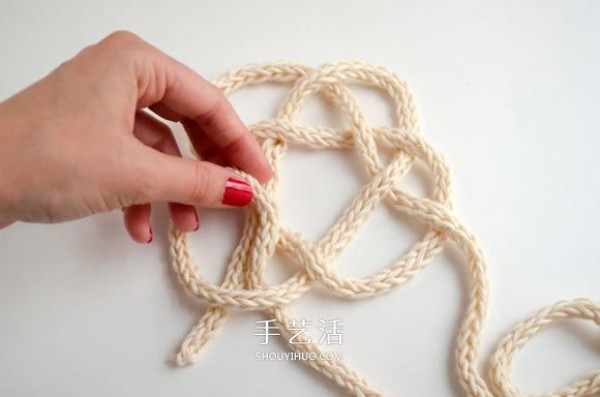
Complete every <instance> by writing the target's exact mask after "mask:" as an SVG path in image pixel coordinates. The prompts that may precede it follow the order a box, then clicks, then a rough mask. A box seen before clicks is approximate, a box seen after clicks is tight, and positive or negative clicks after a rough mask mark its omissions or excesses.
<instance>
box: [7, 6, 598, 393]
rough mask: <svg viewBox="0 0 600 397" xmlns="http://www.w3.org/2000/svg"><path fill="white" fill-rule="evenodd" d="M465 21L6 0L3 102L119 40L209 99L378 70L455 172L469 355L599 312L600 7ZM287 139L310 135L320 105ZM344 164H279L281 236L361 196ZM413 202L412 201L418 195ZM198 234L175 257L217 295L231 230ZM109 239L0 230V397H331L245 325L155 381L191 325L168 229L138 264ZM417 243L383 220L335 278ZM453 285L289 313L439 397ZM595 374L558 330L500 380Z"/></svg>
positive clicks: (332, 389)
mask: <svg viewBox="0 0 600 397" xmlns="http://www.w3.org/2000/svg"><path fill="white" fill-rule="evenodd" d="M457 4H460V6H458V5H457ZM482 4H483V2H476V1H463V2H444V1H427V2H411V1H385V2H384V1H372V2H368V3H362V2H351V1H338V2H327V1H314V2H313V1H308V0H307V1H293V2H290V1H252V2H241V1H240V2H233V1H228V2H226V1H219V2H208V1H189V2H174V1H135V2H125V1H114V0H106V1H97V2H83V1H71V2H68V1H52V2H45V1H37V2H31V1H29V2H28V1H7V0H3V1H2V4H1V7H0V8H1V11H0V35H1V37H2V39H1V40H0V57H1V59H2V62H0V97H1V98H5V97H7V96H8V95H10V94H12V93H14V92H16V91H17V90H19V89H21V88H23V87H25V86H26V85H28V84H29V83H31V82H32V81H33V80H35V79H37V78H39V77H41V76H43V75H44V74H46V73H47V72H48V71H50V70H51V69H52V68H53V67H55V66H56V65H57V64H58V63H60V62H61V61H63V60H64V59H66V58H68V57H70V56H72V55H73V54H75V53H76V52H77V51H78V50H79V49H81V48H82V47H83V46H85V45H87V44H89V43H91V42H94V41H96V40H98V39H100V38H101V37H103V36H104V35H106V34H108V33H109V32H111V31H113V30H115V29H121V28H124V29H129V30H131V31H134V32H136V33H138V34H139V35H141V36H142V37H144V38H145V39H147V40H148V41H150V42H152V43H154V44H155V45H156V46H158V47H160V48H162V49H163V50H165V51H166V52H168V53H170V54H171V55H173V56H174V57H176V58H178V59H179V60H181V61H183V62H185V63H187V64H188V65H190V66H191V67H192V68H194V69H195V70H197V71H198V72H200V73H202V74H203V75H205V76H206V77H208V78H214V77H216V76H217V75H219V74H220V73H223V72H225V71H227V70H229V69H230V68H232V67H235V66H239V65H242V64H245V63H249V62H261V61H268V60H277V59H286V60H292V61H299V62H304V63H307V64H311V65H316V64H319V63H321V62H324V61H333V60H349V59H360V60H363V61H366V62H371V63H376V64H381V65H384V66H386V67H388V68H390V69H393V70H394V71H396V72H397V73H399V74H400V75H401V77H402V78H404V79H406V80H407V81H408V82H409V83H410V85H411V87H412V88H413V90H414V91H415V94H416V97H417V101H418V103H419V106H420V110H421V113H422V115H423V120H424V127H425V128H424V129H425V131H424V133H425V135H426V137H427V138H428V139H429V140H430V141H431V142H433V144H434V146H435V147H437V148H438V149H439V150H440V151H441V152H442V153H443V154H444V155H445V157H446V159H447V161H448V162H449V164H450V166H451V168H452V170H453V176H454V183H455V185H454V190H455V192H456V193H457V194H456V202H457V212H458V213H459V214H460V215H461V216H462V217H463V219H465V221H466V224H467V225H468V226H469V227H470V228H471V230H472V231H473V232H474V233H475V234H476V235H477V236H478V238H479V240H480V242H481V244H482V246H483V247H484V250H485V252H486V254H487V258H488V261H489V265H490V268H491V274H490V277H491V298H492V301H491V308H490V316H489V322H488V324H487V327H486V329H485V331H484V335H483V338H484V352H485V353H486V354H487V353H489V350H490V348H491V346H492V345H495V344H496V343H497V342H498V340H499V338H500V337H501V336H503V335H504V333H505V332H506V331H507V330H508V329H509V328H510V327H512V325H514V324H515V323H516V322H517V321H520V320H522V319H523V318H524V316H526V315H529V314H531V313H532V312H534V311H536V310H538V309H539V308H541V307H542V306H543V305H546V304H549V303H553V302H554V301H556V300H559V299H567V298H574V297H579V296H588V297H590V298H593V299H599V298H600V296H599V294H598V280H599V279H600V263H599V262H600V261H599V260H598V257H599V256H600V244H598V227H597V225H598V224H600V209H599V208H598V202H600V176H599V174H598V169H599V166H600V157H599V156H598V154H597V152H598V148H599V147H600V138H599V136H600V135H599V134H598V110H597V109H598V105H599V104H600V79H598V70H600V48H599V46H600V45H599V44H598V37H600V25H599V24H598V20H599V19H598V18H599V17H600V3H598V2H595V1H568V2H567V1H562V0H561V1H529V2H523V1H512V2H496V3H495V5H491V4H490V2H488V5H486V6H484V5H482ZM284 92H285V91H284V90H273V91H271V90H268V89H263V90H253V91H246V92H244V93H243V94H240V95H236V96H235V97H234V102H235V103H236V105H237V106H238V109H239V111H240V113H241V114H242V116H243V117H244V119H245V120H246V121H249V122H250V121H255V120H259V119H262V118H268V117H271V115H272V112H273V111H274V109H275V108H276V106H277V104H278V102H277V101H278V100H279V99H280V98H281V97H282V95H283V93H284ZM362 97H363V98H364V99H367V103H366V104H365V108H366V109H367V113H368V114H369V115H370V116H371V119H372V120H373V121H374V122H384V121H385V117H384V116H385V115H386V112H387V109H386V108H385V106H382V102H381V101H378V100H374V99H373V98H372V96H369V95H367V94H365V95H363V96H362ZM303 118H304V120H305V121H306V122H313V123H319V122H323V121H324V120H325V121H327V120H328V118H327V117H324V116H323V115H322V114H321V113H320V112H319V111H318V103H313V104H312V105H311V109H309V110H308V111H306V112H305V113H304V115H303ZM356 164H357V162H355V161H354V160H353V157H352V156H351V155H348V156H344V155H341V154H339V153H338V154H332V153H325V152H323V153H312V152H300V151H294V152H293V153H291V154H290V155H289V156H288V157H287V158H286V159H285V161H284V174H283V181H284V183H283V186H282V192H281V199H282V207H283V211H284V219H285V221H286V222H287V223H288V224H289V225H291V226H292V227H294V228H296V229H298V230H302V231H304V232H306V233H307V235H308V236H309V237H310V238H312V239H313V240H314V239H316V238H318V237H319V235H321V234H322V233H323V232H324V230H326V227H327V226H328V225H329V224H330V223H331V222H332V220H333V219H334V218H335V217H336V216H338V215H339V214H340V212H341V209H342V208H343V206H344V205H346V204H347V203H349V201H350V199H351V198H352V197H353V195H354V193H355V192H356V191H357V189H358V188H359V186H360V185H361V183H364V174H363V173H362V171H361V170H360V169H359V167H358V166H357V165H356ZM412 185H413V186H414V187H415V189H419V187H420V186H421V187H422V186H425V187H426V186H427V185H426V183H423V182H419V180H418V178H412ZM332 188H334V189H335V191H334V192H332V191H330V190H328V189H332ZM422 190H425V191H427V189H426V188H425V189H422ZM201 216H202V221H203V228H202V230H201V231H200V232H198V233H197V234H194V235H192V236H191V241H192V245H193V247H194V252H195V255H196V258H197V260H198V263H201V266H202V272H203V273H205V274H208V277H209V279H210V280H211V281H213V282H216V281H218V280H219V275H220V273H221V271H222V269H223V268H224V264H225V261H226V259H227V257H228V255H229V253H230V251H231V249H232V248H233V247H234V245H235V243H236V241H237V239H238V238H239V233H240V225H241V215H240V213H235V212H228V213H226V212H224V211H213V212H209V211H203V212H202V213H201ZM120 218H121V214H120V213H111V214H105V215H101V216H96V217H93V218H90V219H85V220H81V221H78V222H72V223H68V224H61V225H54V226H41V225H26V224H18V225H15V226H13V227H10V228H8V229H6V230H2V231H0V252H1V259H0V262H1V265H0V395H2V396H38V395H56V396H59V395H60V396H75V395H82V394H83V395H86V396H107V395H125V394H127V395H130V396H147V395H167V393H168V394H169V395H204V396H230V395H241V394H244V395H250V396H264V395H277V394H278V392H279V391H284V392H285V394H286V395H290V396H304V395H342V394H341V393H340V392H339V389H338V388H337V387H336V386H335V385H333V384H332V383H331V382H329V381H327V380H324V378H322V377H321V376H320V375H317V374H315V373H314V372H313V371H312V370H311V369H309V368H308V367H305V366H303V365H301V364H299V363H295V362H287V363H286V362H257V361H255V357H254V354H255V352H257V351H259V350H260V347H259V344H258V339H257V338H256V337H255V336H253V335H252V334H253V333H254V332H256V331H255V330H254V326H255V323H254V321H255V320H259V319H261V318H262V317H261V315H260V314H258V313H243V314H236V315H234V316H233V317H232V318H231V319H230V320H229V321H228V322H227V324H226V326H225V327H224V329H223V332H221V333H220V334H219V335H218V336H217V337H216V338H215V339H214V340H213V341H212V342H211V343H210V344H209V346H208V347H207V348H206V349H205V351H204V355H203V356H202V358H201V359H200V361H199V362H198V363H197V364H196V365H195V366H192V367H189V368H185V369H175V368H173V367H171V366H169V365H168V364H166V358H167V357H168V356H169V355H170V354H172V353H173V352H174V351H175V350H176V348H177V346H178V343H179V342H180V340H181V338H182V337H183V336H184V335H185V333H186V332H187V330H188V328H189V327H190V326H191V325H192V324H193V323H194V322H195V321H196V319H197V317H198V315H199V313H200V312H201V310H202V308H201V307H199V306H198V305H196V304H194V303H193V302H191V301H190V300H188V299H186V298H184V297H183V295H182V294H181V293H180V289H179V286H178V285H177V284H176V283H175V282H174V279H173V278H172V277H171V274H170V269H169V265H168V258H167V243H166V221H165V214H164V211H160V213H158V214H156V215H155V216H154V229H155V235H156V242H155V243H154V244H152V245H151V246H137V245H135V244H133V243H131V242H130V241H129V240H128V238H127V236H126V233H125V231H124V229H123V227H122V225H121V219H120ZM422 231H423V229H422V226H420V225H416V224H414V223H410V222H409V223H406V224H399V223H398V221H397V220H396V218H395V217H393V216H390V214H389V213H388V212H386V210H385V209H380V210H379V211H378V212H377V213H376V214H375V216H374V217H373V218H372V219H371V220H370V221H369V222H367V224H366V225H365V226H364V227H363V228H362V229H361V231H360V234H359V235H358V237H357V239H356V240H355V242H354V243H353V244H352V246H351V247H350V249H349V250H348V251H347V252H346V253H345V254H344V255H343V257H342V258H341V259H340V260H339V261H338V262H337V263H336V266H338V268H343V269H342V272H343V273H344V274H349V275H359V274H360V275H362V274H367V273H368V272H370V271H372V270H374V269H376V268H378V267H380V266H383V265H384V264H387V263H389V261H390V260H392V259H393V258H395V257H397V256H398V255H399V254H400V253H402V252H403V250H405V249H406V248H407V247H408V246H409V244H410V243H411V242H412V241H415V239H416V238H417V236H419V235H420V234H421V233H422ZM276 266H277V264H274V267H276ZM463 268H464V261H463V260H462V258H461V257H460V255H456V254H455V253H452V254H449V255H448V254H445V255H442V256H440V257H438V258H437V259H435V261H434V262H433V263H432V264H431V265H430V266H429V267H428V268H427V269H426V270H425V271H424V272H423V274H421V275H419V276H418V277H417V278H416V279H415V280H413V281H412V282H410V283H409V284H408V285H406V286H404V287H402V288H400V289H397V290H395V291H393V292H392V293H390V294H388V295H385V296H382V297H379V298H376V299H371V300H367V301H360V302H351V303H346V302H340V301H338V300H336V299H334V298H330V297H327V296H323V295H322V294H309V295H308V296H306V297H305V298H303V299H302V300H300V301H298V302H295V303H294V305H293V307H294V309H295V312H296V313H297V314H298V315H297V317H305V318H307V319H309V320H312V321H318V319H319V318H320V317H324V318H334V317H342V318H343V319H344V325H345V327H346V329H345V331H344V334H345V343H344V345H343V347H342V348H341V351H342V352H343V354H344V359H345V361H346V362H347V363H349V364H350V365H351V366H352V367H353V368H355V369H357V370H358V371H359V372H360V373H362V374H364V375H365V376H366V377H367V378H368V379H370V380H371V381H372V382H373V383H374V384H376V385H378V386H380V387H382V388H384V389H385V390H386V391H387V392H388V393H389V394H390V395H416V396H422V395H429V396H447V395H457V394H460V390H459V386H458V384H457V381H456V380H455V376H454V368H453V363H452V357H453V340H454V337H455V332H456V328H457V325H458V324H459V318H460V315H461V313H462V308H464V307H465V304H466V296H465V292H464V291H465V290H464V285H463V278H462V274H461V269H463ZM274 273H277V274H279V276H281V275H282V274H284V273H285V272H283V271H281V270H274ZM279 278H281V277H279ZM276 279H278V278H277V277H274V278H273V280H276ZM269 347H270V349H272V350H273V351H276V350H281V351H283V350H284V349H285V346H284V345H283V344H271V345H270V346H269ZM599 354H600V339H598V330H597V328H596V329H594V328H591V327H588V326H587V324H585V325H581V326H580V325H579V324H577V323H575V324H573V325H569V326H566V327H562V328H558V329H553V330H551V331H549V332H545V333H544V334H543V335H541V336H539V337H538V338H537V339H536V340H535V341H534V342H532V344H531V345H528V346H527V347H526V348H525V351H524V352H523V353H522V354H521V355H520V356H519V357H518V359H517V362H516V367H515V371H514V377H515V378H516V380H517V382H518V383H519V384H520V385H522V386H523V388H525V389H526V390H528V391H531V392H541V391H544V390H548V389H554V388H556V387H559V386H562V385H565V384H566V383H567V382H570V381H572V380H574V379H575V378H576V377H579V376H581V375H583V374H584V373H586V372H587V371H588V370H591V369H593V368H595V367H596V368H597V367H598V362H599V361H600V360H599V359H598V358H599ZM482 364H483V362H482ZM482 366H483V365H482Z"/></svg>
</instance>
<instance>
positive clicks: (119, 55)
mask: <svg viewBox="0 0 600 397" xmlns="http://www.w3.org/2000/svg"><path fill="white" fill-rule="evenodd" d="M145 108H149V109H150V110H151V112H154V113H155V114H158V115H160V116H161V117H163V118H165V119H168V120H171V121H177V122H181V123H182V124H183V126H184V127H185V130H186V131H187V134H188V136H189V138H190V140H191V142H192V144H193V146H194V148H195V150H196V151H197V152H198V153H199V154H200V155H201V157H202V159H203V160H204V161H197V160H188V159H182V158H181V155H180V152H179V149H178V147H177V144H176V142H175V139H174V138H173V135H172V133H171V131H170V129H169V127H167V126H166V125H165V124H164V123H162V122H160V121H159V120H158V119H156V118H155V117H153V116H152V114H151V112H148V111H146V110H144V109H145ZM0 142H2V143H1V144H0V226H2V225H4V226H5V225H7V224H10V223H12V222H14V221H25V222H61V221H66V220H70V219H76V218H81V217H85V216H88V215H91V214H94V213H98V212H103V211H110V210H114V209H121V208H123V209H125V211H124V217H125V225H126V227H127V230H128V231H129V234H130V235H131V237H132V238H133V239H134V240H135V241H138V242H142V243H146V242H150V241H152V231H151V228H150V223H149V215H150V204H149V203H152V202H169V209H170V215H171V218H172V220H173V222H174V223H175V225H176V226H177V227H179V228H180V229H181V230H183V231H192V230H196V229H197V228H198V226H199V223H198V217H197V214H196V211H195V209H194V207H193V206H207V207H221V206H224V207H228V206H243V205H245V204H247V203H248V202H249V201H250V200H251V199H252V190H251V189H250V187H249V186H248V185H247V184H246V183H245V182H244V181H240V180H239V179H235V175H234V174H233V173H232V171H231V170H230V169H227V168H224V167H223V166H227V165H230V166H236V167H239V168H241V169H243V170H245V171H246V172H248V173H250V174H252V175H254V176H255V177H256V178H257V179H258V180H260V181H266V180H268V179H269V178H270V177H271V170H270V167H269V164H268V162H267V160H266V159H265V157H264V154H263V153H262V150H261V148H260V146H259V145H258V143H257V142H256V141H255V139H254V138H253V137H252V136H251V134H250V133H249V132H248V130H247V129H246V128H245V127H244V126H243V124H242V123H241V121H240V119H239V117H238V116H237V115H236V113H235V111H234V110H233V108H232V107H231V105H230V103H229V102H228V101H227V100H226V99H225V97H224V96H223V95H222V93H221V92H220V91H219V90H218V89H216V88H215V87H214V86H213V85H211V84H209V83H208V82H206V81H205V80H204V79H202V77H200V76H199V75H197V74H196V73H194V72H193V71H192V70H190V69H189V68H187V67H186V66H184V65H182V64H181V63H179V62H177V61H176V60H174V59H172V58H170V57H169V56H167V55H165V54H164V53H162V52H160V51H159V50H157V49H156V48H154V47H152V46H151V45H149V44H147V43H146V42H144V41H142V40H141V39H139V38H138V37H137V36H135V35H133V34H131V33H128V32H116V33H113V34H111V35H110V36H108V37H107V38H105V39H104V40H102V41H101V42H99V43H97V44H95V45H92V46H89V47H87V48H85V49H84V50H83V51H82V52H81V53H79V54H78V55H77V56H75V57H74V58H73V59H71V60H69V61H67V62H65V63H63V64H62V65H60V66H59V67H58V68H57V69H56V70H54V71H53V72H52V73H51V74H49V75H48V76H46V77H45V78H43V79H42V80H40V81H39V82H37V83H35V84H34V85H32V86H31V87H29V88H27V89H25V90H24V91H22V92H20V93H18V94H16V95H15V96H13V97H11V98H9V99H8V100H6V101H5V102H3V103H1V104H0Z"/></svg>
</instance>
